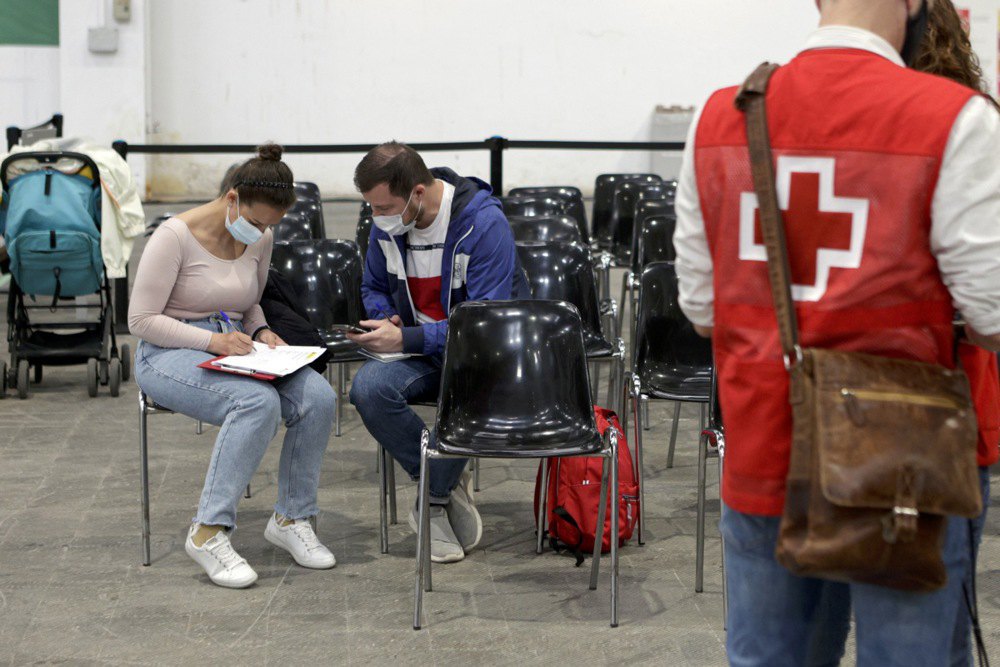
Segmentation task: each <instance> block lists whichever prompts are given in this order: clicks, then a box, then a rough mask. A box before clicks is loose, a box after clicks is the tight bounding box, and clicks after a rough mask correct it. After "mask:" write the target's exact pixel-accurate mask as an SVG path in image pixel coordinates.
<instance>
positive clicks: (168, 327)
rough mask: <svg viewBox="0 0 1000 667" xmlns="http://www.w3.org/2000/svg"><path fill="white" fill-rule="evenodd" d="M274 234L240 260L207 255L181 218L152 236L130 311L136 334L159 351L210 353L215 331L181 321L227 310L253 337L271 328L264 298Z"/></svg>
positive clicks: (131, 329) (172, 220) (144, 255)
mask: <svg viewBox="0 0 1000 667" xmlns="http://www.w3.org/2000/svg"><path fill="white" fill-rule="evenodd" d="M272 243H273V237H272V236H271V230H267V231H265V232H264V238H262V239H261V240H260V241H258V242H257V243H254V244H253V245H251V246H248V247H247V249H246V250H245V251H244V253H243V254H242V255H241V256H240V257H238V258H237V259H221V258H219V257H216V256H215V255H213V254H212V253H210V252H208V250H206V249H205V248H204V246H202V245H201V243H199V242H198V240H197V239H196V238H195V237H194V235H193V234H192V233H191V230H190V229H188V226H187V224H186V223H185V222H184V221H183V220H180V219H179V218H171V219H169V220H166V221H165V222H163V224H161V225H160V226H159V228H158V229H157V230H156V231H155V232H153V235H152V236H151V237H150V239H149V243H147V244H146V248H145V250H143V253H142V259H141V260H140V261H139V270H138V271H137V272H136V276H135V284H134V285H133V287H132V296H131V302H130V304H129V309H128V327H129V330H130V331H131V332H132V335H134V336H137V337H139V338H141V339H143V340H145V341H149V342H150V343H152V344H154V345H159V346H160V347H186V348H191V349H194V350H207V349H208V345H209V342H210V341H211V339H212V332H210V331H206V330H204V329H199V328H198V327H195V326H192V325H190V324H187V323H186V322H182V321H181V320H198V319H204V318H206V317H209V316H210V315H212V314H216V313H218V312H219V311H224V312H225V313H226V315H228V316H229V318H230V319H231V320H234V321H235V320H242V321H243V330H244V331H245V332H246V333H247V334H251V335H252V334H253V332H254V331H256V330H257V329H258V328H259V327H262V326H266V325H267V320H265V319H264V312H263V311H262V310H261V308H260V297H261V295H262V294H263V293H264V285H265V284H266V283H267V269H268V266H269V265H270V263H271V246H272Z"/></svg>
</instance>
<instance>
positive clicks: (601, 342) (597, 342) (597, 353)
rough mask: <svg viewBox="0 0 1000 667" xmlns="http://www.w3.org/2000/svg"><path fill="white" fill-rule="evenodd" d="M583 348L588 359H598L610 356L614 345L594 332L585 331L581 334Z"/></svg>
mask: <svg viewBox="0 0 1000 667" xmlns="http://www.w3.org/2000/svg"><path fill="white" fill-rule="evenodd" d="M583 344H584V349H585V350H586V351H587V358H588V359H600V358H602V357H610V356H611V355H612V354H614V351H615V348H614V345H612V344H611V343H609V342H608V341H607V340H605V339H604V337H603V336H599V335H597V334H595V333H590V332H585V333H584V334H583Z"/></svg>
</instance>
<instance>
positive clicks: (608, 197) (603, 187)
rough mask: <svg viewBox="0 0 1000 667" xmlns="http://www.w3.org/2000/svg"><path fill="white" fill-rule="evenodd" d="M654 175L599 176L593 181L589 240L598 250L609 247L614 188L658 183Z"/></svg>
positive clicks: (658, 178) (657, 177) (659, 179)
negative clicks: (630, 184)
mask: <svg viewBox="0 0 1000 667" xmlns="http://www.w3.org/2000/svg"><path fill="white" fill-rule="evenodd" d="M662 180H663V179H661V178H660V177H659V176H657V175H656V174H601V175H600V176H598V177H597V179H596V180H595V181H594V214H593V215H592V216H591V218H590V220H591V232H590V238H591V240H593V241H594V242H596V243H597V245H598V247H600V248H610V247H611V234H610V227H609V223H610V222H611V209H612V206H613V204H614V199H615V188H616V187H618V185H620V184H621V183H624V182H626V181H640V182H644V183H659V182H661V181H662Z"/></svg>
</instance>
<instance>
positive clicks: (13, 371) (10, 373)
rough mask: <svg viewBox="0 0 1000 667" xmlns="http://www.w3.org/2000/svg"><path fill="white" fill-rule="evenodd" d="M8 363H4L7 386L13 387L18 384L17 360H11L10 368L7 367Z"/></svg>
mask: <svg viewBox="0 0 1000 667" xmlns="http://www.w3.org/2000/svg"><path fill="white" fill-rule="evenodd" d="M6 366H7V364H4V369H5V370H4V372H5V373H6V374H7V386H8V387H10V388H11V389H13V388H14V387H16V386H17V361H13V362H11V366H10V368H6Z"/></svg>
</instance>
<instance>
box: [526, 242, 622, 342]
mask: <svg viewBox="0 0 1000 667" xmlns="http://www.w3.org/2000/svg"><path fill="white" fill-rule="evenodd" d="M517 255H518V258H520V260H521V266H523V267H524V270H525V271H526V272H527V274H528V285H529V286H530V287H531V295H532V296H533V297H534V298H535V299H548V300H554V301H567V302H569V303H571V304H573V305H574V306H576V308H577V310H579V311H580V319H581V321H582V322H583V335H584V339H585V343H586V347H587V349H588V350H590V349H593V348H594V346H598V345H600V346H604V347H606V346H607V345H608V343H607V339H606V338H605V337H604V334H603V332H602V330H601V307H600V301H599V298H598V295H597V282H596V281H595V279H594V265H593V262H592V261H591V256H590V249H589V248H588V247H587V246H585V245H583V244H582V243H541V242H521V243H518V244H517Z"/></svg>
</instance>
